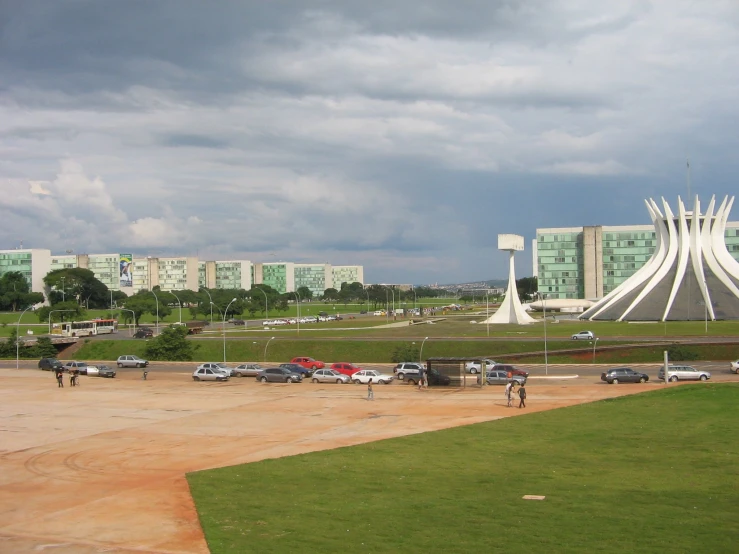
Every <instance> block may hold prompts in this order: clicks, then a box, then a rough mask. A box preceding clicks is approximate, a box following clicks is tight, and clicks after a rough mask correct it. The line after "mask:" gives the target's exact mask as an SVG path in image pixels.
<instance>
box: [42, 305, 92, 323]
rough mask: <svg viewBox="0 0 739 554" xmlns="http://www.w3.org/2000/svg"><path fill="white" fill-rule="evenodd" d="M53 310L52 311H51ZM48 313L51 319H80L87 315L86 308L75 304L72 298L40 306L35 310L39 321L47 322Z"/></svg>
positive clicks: (53, 320)
mask: <svg viewBox="0 0 739 554" xmlns="http://www.w3.org/2000/svg"><path fill="white" fill-rule="evenodd" d="M52 312H53V313H52ZM49 314H51V321H52V322H55V321H80V320H82V319H85V317H86V316H87V310H85V308H83V307H82V306H80V305H79V304H77V302H75V301H74V300H69V301H67V302H59V303H58V304H54V305H53V306H42V307H41V308H39V309H38V310H36V315H37V316H38V321H39V323H48V321H49Z"/></svg>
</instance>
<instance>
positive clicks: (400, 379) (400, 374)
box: [396, 373, 405, 381]
mask: <svg viewBox="0 0 739 554" xmlns="http://www.w3.org/2000/svg"><path fill="white" fill-rule="evenodd" d="M396 377H397V378H398V381H402V380H403V379H404V378H405V374H403V373H398V375H397V376H396Z"/></svg>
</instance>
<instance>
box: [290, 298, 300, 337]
mask: <svg viewBox="0 0 739 554" xmlns="http://www.w3.org/2000/svg"><path fill="white" fill-rule="evenodd" d="M292 293H293V294H294V295H295V299H296V301H297V303H298V317H297V319H296V321H297V322H298V335H300V295H299V294H298V293H297V292H296V291H292Z"/></svg>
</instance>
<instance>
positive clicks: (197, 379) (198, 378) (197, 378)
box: [192, 377, 200, 381]
mask: <svg viewBox="0 0 739 554" xmlns="http://www.w3.org/2000/svg"><path fill="white" fill-rule="evenodd" d="M192 380H193V381H200V377H193V378H192Z"/></svg>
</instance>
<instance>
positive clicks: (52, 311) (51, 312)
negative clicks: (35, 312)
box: [49, 310, 74, 335]
mask: <svg viewBox="0 0 739 554" xmlns="http://www.w3.org/2000/svg"><path fill="white" fill-rule="evenodd" d="M73 311H74V310H51V311H50V312H49V334H50V335H51V314H53V313H54V312H73Z"/></svg>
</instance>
